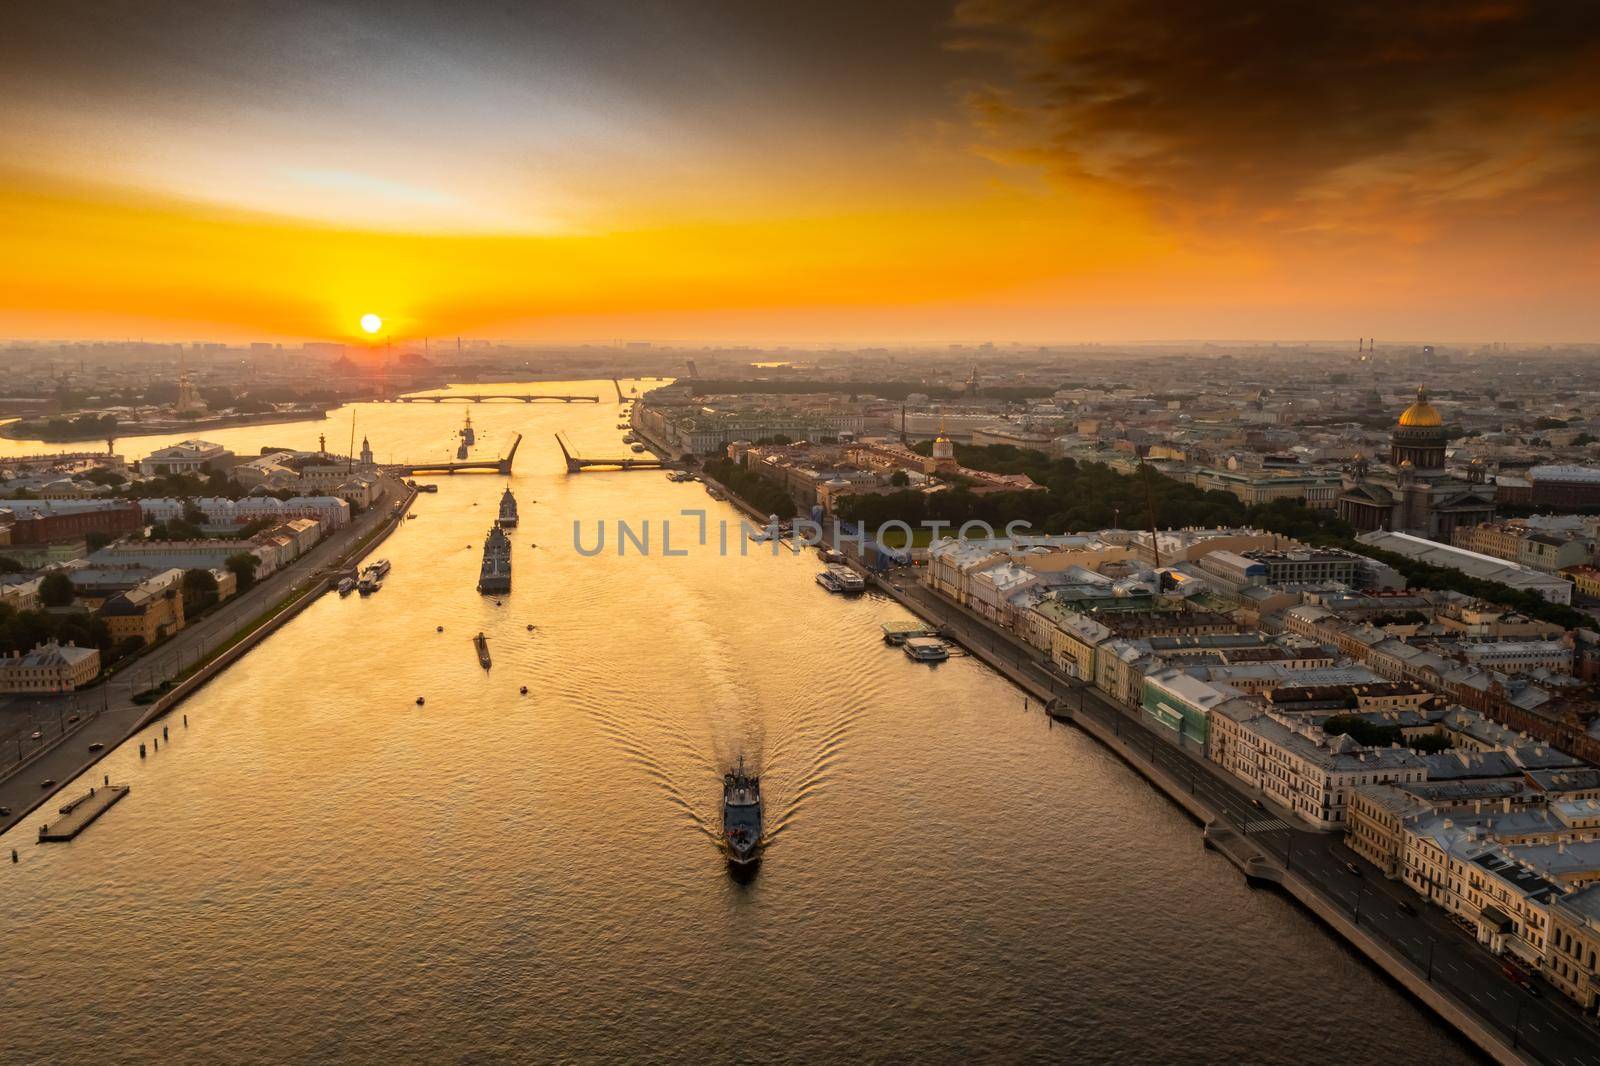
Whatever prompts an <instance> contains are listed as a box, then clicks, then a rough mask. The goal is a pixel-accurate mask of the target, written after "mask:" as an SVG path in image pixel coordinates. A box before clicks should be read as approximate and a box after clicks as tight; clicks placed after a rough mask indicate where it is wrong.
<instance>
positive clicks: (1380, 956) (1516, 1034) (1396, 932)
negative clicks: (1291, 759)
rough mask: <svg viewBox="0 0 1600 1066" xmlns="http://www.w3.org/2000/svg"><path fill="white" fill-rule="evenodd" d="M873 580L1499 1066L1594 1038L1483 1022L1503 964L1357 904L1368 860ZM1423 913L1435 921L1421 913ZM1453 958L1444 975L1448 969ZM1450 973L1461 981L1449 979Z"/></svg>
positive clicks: (1373, 897)
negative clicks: (1414, 947)
mask: <svg viewBox="0 0 1600 1066" xmlns="http://www.w3.org/2000/svg"><path fill="white" fill-rule="evenodd" d="M902 573H904V572H902ZM875 581H876V585H877V588H878V589H879V591H881V592H883V593H884V594H885V595H887V596H888V597H889V598H891V599H893V600H895V602H897V603H899V604H900V605H901V606H903V607H904V608H906V609H907V610H908V611H910V612H912V613H913V614H915V615H916V616H918V617H919V618H921V619H922V620H923V621H925V622H928V623H931V624H933V625H935V626H937V627H938V628H939V630H940V632H941V633H943V634H945V635H946V636H947V637H948V638H950V639H952V640H954V641H955V642H956V643H958V644H960V645H961V646H962V647H963V648H964V649H966V650H967V651H968V652H969V653H970V654H972V655H973V656H974V657H975V658H978V659H979V660H981V661H982V662H984V663H985V664H986V665H988V666H989V667H990V668H991V669H993V670H995V671H996V672H997V673H999V674H1001V675H1002V676H1004V677H1006V678H1007V679H1008V680H1010V681H1011V682H1012V683H1013V684H1015V685H1016V686H1017V687H1019V688H1021V689H1022V690H1023V691H1025V692H1028V693H1030V694H1031V695H1032V696H1033V697H1034V698H1037V699H1039V700H1041V701H1043V703H1044V706H1045V708H1046V710H1047V713H1049V714H1050V715H1051V717H1053V718H1056V719H1057V720H1059V721H1064V722H1069V723H1071V724H1072V725H1074V726H1076V727H1078V728H1080V729H1082V730H1083V731H1084V732H1086V733H1088V734H1089V735H1090V736H1091V737H1093V738H1094V739H1095V740H1097V741H1098V742H1100V743H1101V744H1102V745H1104V746H1105V747H1107V748H1109V749H1110V750H1111V751H1113V752H1114V753H1116V755H1117V756H1118V758H1120V759H1121V760H1122V761H1123V762H1125V763H1126V764H1127V765H1128V766H1129V767H1130V768H1131V769H1133V770H1134V771H1135V772H1136V773H1138V774H1139V776H1141V777H1143V778H1144V779H1145V780H1146V781H1148V782H1149V783H1150V784H1152V785H1153V786H1155V787H1156V788H1157V789H1158V790H1159V791H1160V792H1161V793H1162V794H1163V795H1165V796H1166V797H1167V798H1168V799H1169V800H1171V801H1172V802H1173V803H1174V804H1176V805H1177V806H1179V807H1181V808H1182V809H1183V810H1184V811H1185V812H1186V813H1188V814H1189V815H1190V816H1191V817H1193V818H1194V819H1195V820H1196V821H1197V822H1198V823H1200V824H1201V825H1202V827H1203V835H1202V839H1203V841H1204V843H1205V846H1206V847H1207V848H1209V849H1211V850H1214V851H1216V852H1218V853H1219V854H1221V855H1223V856H1224V857H1225V858H1227V859H1228V861H1229V862H1230V863H1232V865H1233V866H1234V867H1236V868H1237V869H1238V870H1239V871H1240V873H1241V874H1242V875H1243V876H1244V877H1245V878H1246V880H1247V881H1248V882H1249V883H1250V884H1253V885H1257V886H1263V887H1264V886H1274V887H1276V888H1277V889H1279V890H1281V891H1282V892H1283V893H1284V894H1285V895H1287V896H1288V897H1289V898H1291V899H1293V900H1294V901H1295V902H1296V903H1297V904H1299V905H1300V906H1302V907H1303V908H1304V909H1305V910H1306V911H1307V912H1308V913H1310V914H1312V915H1314V916H1315V917H1316V918H1317V919H1318V920H1319V921H1320V923H1321V924H1322V925H1323V927H1324V928H1326V929H1328V930H1330V931H1331V932H1334V933H1336V934H1338V935H1339V937H1340V938H1341V939H1342V940H1343V941H1344V943H1345V944H1346V945H1348V946H1349V947H1350V948H1352V949H1353V950H1355V951H1356V952H1358V953H1359V954H1360V955H1362V956H1363V957H1364V958H1365V959H1366V960H1367V961H1368V962H1369V963H1370V964H1372V965H1373V966H1376V967H1377V968H1378V969H1379V970H1380V971H1381V972H1383V973H1384V975H1385V976H1387V977H1388V978H1389V979H1391V980H1392V981H1394V982H1395V983H1396V984H1398V985H1400V987H1402V988H1404V989H1405V990H1406V991H1407V992H1408V993H1409V994H1410V995H1412V996H1413V997H1415V998H1416V999H1417V1000H1418V1001H1419V1002H1421V1003H1423V1004H1425V1005H1426V1006H1427V1007H1428V1008H1429V1009H1430V1010H1432V1011H1433V1012H1434V1013H1435V1014H1436V1015H1437V1016H1438V1017H1439V1018H1440V1019H1441V1020H1443V1021H1444V1022H1445V1023H1446V1024H1448V1025H1450V1026H1451V1027H1452V1028H1453V1029H1455V1030H1456V1031H1457V1032H1458V1033H1460V1034H1461V1036H1462V1037H1463V1038H1465V1039H1466V1040H1467V1041H1469V1042H1470V1043H1471V1044H1472V1045H1473V1046H1474V1047H1476V1048H1477V1049H1478V1050H1480V1051H1481V1052H1483V1053H1484V1054H1486V1055H1488V1056H1489V1057H1490V1058H1492V1059H1494V1060H1495V1061H1496V1062H1500V1063H1531V1062H1541V1061H1560V1058H1561V1055H1560V1053H1559V1052H1558V1051H1557V1050H1556V1049H1561V1050H1566V1049H1567V1048H1583V1047H1585V1046H1587V1045H1588V1044H1589V1043H1590V1042H1592V1041H1593V1040H1594V1039H1595V1037H1594V1034H1593V1030H1592V1029H1591V1028H1590V1027H1589V1026H1587V1025H1586V1024H1585V1023H1584V1022H1583V1021H1582V1020H1580V1019H1578V1018H1577V1017H1576V1016H1575V1015H1573V1014H1572V1013H1571V1012H1570V1011H1568V1010H1566V1009H1564V1005H1558V1004H1557V1003H1556V1002H1555V1001H1554V1000H1550V999H1541V998H1536V997H1532V996H1529V995H1527V993H1525V992H1521V991H1520V990H1519V994H1520V996H1521V997H1523V998H1522V1000H1521V1002H1519V1003H1518V1004H1517V1005H1516V1006H1515V1007H1514V1009H1512V1010H1511V1011H1510V1012H1509V1013H1505V1012H1501V1013H1486V1012H1485V1011H1484V1010H1482V1009H1481V1007H1482V1005H1483V1004H1484V1003H1486V1002H1489V1001H1490V999H1489V997H1493V1002H1495V1003H1496V1004H1497V1005H1498V1003H1499V1002H1500V999H1499V997H1500V996H1501V995H1504V994H1506V993H1505V986H1506V982H1505V981H1504V979H1503V978H1502V977H1501V975H1500V974H1499V973H1498V965H1497V962H1496V960H1494V959H1493V957H1491V956H1489V955H1488V954H1487V953H1485V952H1483V951H1482V950H1481V949H1480V948H1479V947H1478V945H1477V944H1476V943H1475V942H1474V941H1472V940H1470V939H1469V938H1467V937H1465V936H1464V935H1463V934H1462V933H1461V932H1460V931H1459V930H1458V929H1456V928H1455V927H1454V926H1452V925H1451V924H1450V923H1449V922H1448V920H1447V919H1446V918H1445V916H1444V915H1443V914H1442V913H1441V912H1438V911H1437V909H1436V908H1431V907H1429V905H1428V904H1426V903H1425V902H1424V901H1422V900H1421V899H1420V898H1419V897H1416V896H1415V895H1414V894H1412V893H1411V892H1409V890H1407V889H1405V888H1404V886H1401V885H1398V884H1393V883H1389V882H1385V881H1383V879H1382V877H1381V875H1380V874H1379V873H1378V872H1377V871H1376V869H1375V868H1373V869H1370V873H1369V876H1368V877H1366V878H1362V879H1360V880H1358V881H1357V885H1358V887H1357V888H1356V889H1355V892H1354V895H1353V897H1352V895H1351V892H1350V888H1349V882H1350V881H1351V880H1353V879H1352V878H1351V877H1350V875H1349V872H1348V868H1347V864H1348V863H1352V862H1354V863H1358V864H1359V863H1362V860H1360V859H1359V857H1358V856H1356V855H1355V854H1354V853H1353V852H1350V851H1349V850H1348V849H1347V848H1345V847H1344V845H1343V843H1342V841H1341V840H1340V839H1339V838H1338V837H1337V836H1336V835H1333V834H1325V833H1313V832H1311V831H1309V830H1295V829H1291V828H1288V827H1285V828H1283V829H1267V828H1264V827H1263V825H1262V823H1264V822H1269V821H1279V820H1278V819H1276V818H1274V817H1270V814H1271V812H1270V810H1269V809H1268V808H1266V807H1264V805H1263V799H1262V797H1261V796H1259V795H1251V794H1249V793H1248V792H1247V791H1246V790H1244V789H1242V788H1240V787H1239V786H1238V784H1237V783H1236V782H1234V781H1232V780H1231V779H1230V778H1228V777H1227V776H1226V774H1224V773H1223V772H1222V771H1221V769H1220V768H1219V767H1217V766H1216V765H1215V764H1214V763H1211V762H1209V761H1207V760H1202V759H1197V758H1195V757H1193V756H1191V755H1188V754H1186V753H1184V752H1182V751H1180V750H1179V749H1178V748H1177V747H1176V746H1174V745H1173V744H1172V743H1171V742H1170V741H1169V740H1168V739H1166V738H1164V737H1161V736H1158V735H1157V734H1156V733H1155V731H1154V730H1152V729H1150V728H1149V727H1148V725H1147V724H1145V723H1144V722H1143V721H1141V720H1140V716H1139V714H1138V712H1137V710H1136V709H1134V708H1128V707H1124V706H1121V705H1119V704H1116V703H1115V702H1114V701H1111V700H1109V699H1107V698H1105V696H1104V694H1102V693H1100V692H1099V691H1098V690H1097V689H1094V688H1093V687H1091V686H1087V685H1083V684H1080V683H1077V682H1075V681H1068V680H1066V679H1064V678H1060V677H1059V676H1057V675H1055V674H1054V673H1053V672H1052V671H1051V670H1049V668H1048V667H1047V666H1045V665H1044V664H1043V663H1042V662H1041V661H1040V660H1039V659H1038V658H1036V657H1035V655H1034V653H1032V651H1031V649H1029V648H1027V646H1026V645H1024V644H1022V643H1021V642H1020V641H1017V640H1015V638H1013V637H1012V636H1011V635H1010V634H1008V633H1005V632H1004V631H1002V630H999V629H997V628H995V627H993V626H991V625H989V624H988V623H986V622H984V621H983V620H982V619H979V618H977V616H976V615H973V614H971V612H968V611H965V610H964V609H962V608H961V607H960V606H959V605H956V604H954V603H950V602H949V601H947V600H944V599H943V598H942V597H940V596H938V595H937V594H936V593H934V592H932V591H931V590H929V589H926V588H925V587H923V586H920V585H916V584H909V585H908V584H907V583H905V582H904V581H901V582H898V583H897V582H896V580H895V579H894V577H893V576H888V575H879V576H877V577H876V578H875ZM1285 816H1286V817H1287V815H1286V813H1285ZM1280 824H1281V822H1280ZM1275 838H1276V839H1275ZM1373 882H1375V883H1373ZM1363 897H1365V904H1364V903H1363ZM1346 900H1350V902H1348V903H1347V902H1346ZM1402 903H1403V904H1404V905H1405V906H1407V907H1409V908H1411V910H1410V912H1409V913H1408V912H1406V911H1402V910H1400V905H1401V904H1402ZM1391 908H1392V909H1391ZM1424 909H1426V910H1427V911H1428V912H1429V913H1426V914H1424V913H1422V912H1423V911H1424ZM1419 928H1421V929H1426V930H1427V934H1426V935H1428V936H1430V937H1432V938H1434V941H1435V944H1434V946H1430V947H1429V950H1428V952H1427V954H1426V956H1425V957H1419V955H1420V954H1421V953H1420V952H1418V953H1413V952H1411V951H1408V950H1406V947H1407V943H1406V939H1403V938H1405V937H1406V934H1407V933H1410V934H1416V933H1418V932H1419ZM1416 942H1417V943H1418V944H1420V943H1422V941H1420V939H1418V940H1416ZM1446 945H1448V948H1446ZM1446 950H1448V951H1449V954H1450V962H1449V966H1450V970H1448V971H1447V970H1445V969H1444V968H1443V965H1444V964H1443V958H1444V954H1445V951H1446ZM1447 973H1449V974H1454V975H1457V976H1456V977H1455V979H1454V980H1451V979H1450V978H1449V977H1447V976H1446V975H1447ZM1534 1011H1538V1012H1540V1013H1541V1014H1542V1015H1543V1017H1541V1019H1540V1020H1539V1021H1538V1022H1534V1023H1533V1024H1534V1025H1535V1026H1539V1027H1540V1028H1535V1029H1532V1030H1529V1029H1528V1024H1529V1022H1530V1021H1531V1020H1532V1019H1531V1015H1532V1013H1533V1012H1534ZM1525 1014H1527V1015H1529V1017H1527V1018H1525V1017H1524V1015H1525ZM1530 1032H1532V1033H1539V1034H1542V1035H1543V1039H1542V1040H1541V1041H1540V1042H1541V1043H1543V1044H1546V1045H1548V1046H1549V1047H1550V1048H1551V1050H1549V1051H1547V1052H1544V1053H1542V1054H1533V1053H1531V1051H1530V1048H1529V1035H1530Z"/></svg>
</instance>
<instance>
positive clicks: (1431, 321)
mask: <svg viewBox="0 0 1600 1066" xmlns="http://www.w3.org/2000/svg"><path fill="white" fill-rule="evenodd" d="M0 94H3V97H4V99H5V100H6V101H7V106H6V107H5V109H4V111H3V112H0V152H3V159H4V160H5V163H3V164H0V232H3V233H4V234H5V237H6V240H5V248H6V252H7V254H6V255H5V256H4V258H3V259H0V336H15V337H30V336H31V337H66V336H73V337H104V338H123V337H130V336H143V337H149V338H152V339H154V338H158V337H160V338H191V337H205V338H210V339H218V340H228V339H237V340H271V339H284V340H291V339H319V340H355V339H356V337H357V336H358V334H359V332H360V327H359V325H358V322H359V320H360V317H361V316H362V315H363V314H364V313H368V312H372V313H376V314H379V315H381V316H382V317H383V319H384V321H385V324H386V331H387V332H390V333H392V335H393V336H394V337H395V338H396V339H400V338H405V337H418V336H424V335H433V336H449V335H455V334H463V333H464V334H493V335H496V336H503V337H515V338H519V339H526V340H529V341H538V342H562V341H570V340H589V339H594V338H614V337H649V338H653V339H658V340H664V341H667V340H673V339H683V338H692V339H696V340H703V341H714V340H719V339H721V340H744V339H749V338H752V337H761V338H764V339H766V340H769V341H772V342H776V343H783V342H790V343H822V342H835V341H842V340H854V341H861V342H894V343H906V342H918V341H927V342H934V341H937V342H944V341H975V340H994V341H996V342H1002V343H1003V342H1007V341H1022V342H1029V343H1032V342H1039V343H1045V342H1062V341H1082V340H1122V339H1157V338H1180V337H1259V338H1262V339H1274V338H1281V339H1293V338H1305V337H1345V336H1350V337H1353V336H1355V335H1357V334H1361V335H1369V336H1370V335H1376V336H1379V337H1383V336H1399V337H1407V338H1420V337H1428V336H1433V337H1437V338H1441V339H1444V338H1479V339H1499V340H1521V341H1533V342H1543V341H1559V340H1570V341H1585V340H1595V339H1600V301H1597V300H1596V299H1595V296H1594V293H1595V292H1596V291H1597V289H1600V196H1597V195H1596V193H1597V190H1600V7H1597V6H1595V5H1589V4H1571V3H1565V2H1561V0H1543V2H1541V0H1483V2H1464V3H1460V4H1432V3H1386V4H1376V3H1366V2H1361V3H1344V4H1324V5H1284V4H1273V3H1243V4H1241V3H1220V2H1206V0H1187V2H1186V0H1081V2H1077V3H1072V4H1056V3H1041V2H1032V0H961V2H959V3H955V4H953V5H952V4H948V3H912V2H888V0H885V2H881V3H876V4H871V5H855V4H843V3H821V4H813V5H808V6H807V7H806V8H805V9H804V10H800V9H780V8H779V7H777V6H776V5H773V6H767V5H742V4H733V3H711V2H681V0H680V2H669V0H635V2H630V3H627V4H621V3H616V4H599V3H578V2H555V3H543V4H537V5H531V4H530V5H505V4H498V3H495V4H491V3H477V2H471V3H452V4H448V5H445V4H422V3H409V2H390V3H342V4H333V3H305V2H291V0H283V2H276V3H263V4H251V5H231V4H213V3H206V2H202V0H164V2H151V3H147V4H140V5H123V4H112V3H96V2H89V0H63V2H60V3H54V4H50V5H12V6H11V7H9V8H7V9H6V10H5V11H3V12H0Z"/></svg>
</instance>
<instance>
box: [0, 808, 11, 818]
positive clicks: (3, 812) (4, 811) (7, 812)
mask: <svg viewBox="0 0 1600 1066" xmlns="http://www.w3.org/2000/svg"><path fill="white" fill-rule="evenodd" d="M9 817H11V808H10V807H0V818H9Z"/></svg>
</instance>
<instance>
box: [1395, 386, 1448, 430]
mask: <svg viewBox="0 0 1600 1066" xmlns="http://www.w3.org/2000/svg"><path fill="white" fill-rule="evenodd" d="M1399 424H1400V425H1402V426H1406V427H1408V428H1411V429H1425V428H1426V429H1432V428H1434V427H1437V426H1442V425H1444V419H1442V418H1440V417H1439V412H1438V411H1437V410H1436V409H1435V408H1434V406H1433V404H1431V403H1429V402H1428V389H1427V386H1425V385H1424V386H1420V387H1418V389H1417V400H1416V402H1415V403H1413V404H1412V405H1411V406H1410V407H1407V408H1406V409H1405V410H1404V411H1402V412H1401V413H1400V423H1399Z"/></svg>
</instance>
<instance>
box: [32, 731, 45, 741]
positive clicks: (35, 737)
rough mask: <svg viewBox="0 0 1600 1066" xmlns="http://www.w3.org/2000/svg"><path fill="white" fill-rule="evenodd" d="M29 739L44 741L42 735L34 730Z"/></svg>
mask: <svg viewBox="0 0 1600 1066" xmlns="http://www.w3.org/2000/svg"><path fill="white" fill-rule="evenodd" d="M29 739H30V740H43V739H44V734H43V733H41V732H39V731H38V730H37V729H35V730H34V731H33V736H32V737H30V738H29Z"/></svg>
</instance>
